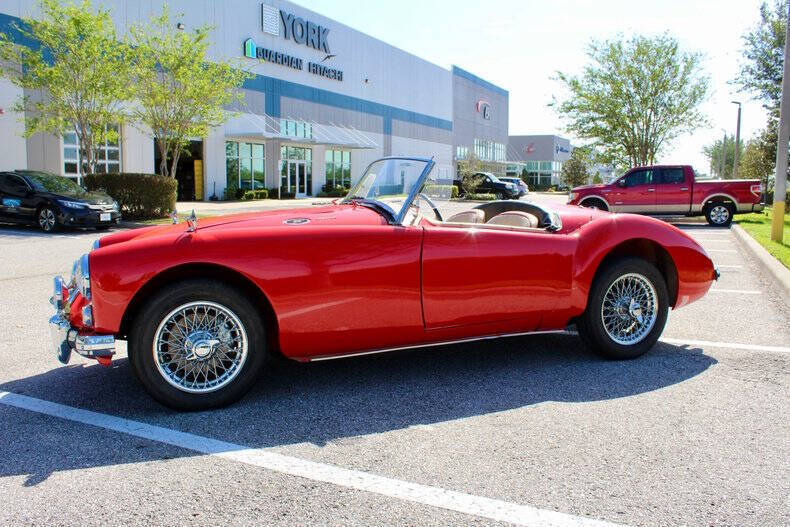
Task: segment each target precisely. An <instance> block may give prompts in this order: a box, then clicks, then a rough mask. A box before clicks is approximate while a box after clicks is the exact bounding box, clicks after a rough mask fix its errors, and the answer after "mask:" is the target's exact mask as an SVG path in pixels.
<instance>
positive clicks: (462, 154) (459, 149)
mask: <svg viewBox="0 0 790 527" xmlns="http://www.w3.org/2000/svg"><path fill="white" fill-rule="evenodd" d="M468 158H469V148H468V147H466V146H456V147H455V159H456V160H458V161H463V160H464V159H468Z"/></svg>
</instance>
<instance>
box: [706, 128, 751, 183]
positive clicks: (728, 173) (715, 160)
mask: <svg viewBox="0 0 790 527" xmlns="http://www.w3.org/2000/svg"><path fill="white" fill-rule="evenodd" d="M722 144H724V171H723V172H722V170H721V167H720V165H721V163H720V161H721V149H722ZM702 153H703V154H705V157H707V158H708V161H709V162H710V166H712V167H713V171H712V172H713V173H714V174H716V177H718V178H721V179H732V165H733V163H734V162H735V137H733V136H728V137H727V140H726V141H725V142H724V143H722V139H718V140H716V141H714V142H713V143H712V144H710V145H707V146H705V147H703V148H702ZM743 155H744V149H743V141H741V144H740V151H739V152H738V157H739V159H741V160H742V159H743ZM739 168H740V167H739Z"/></svg>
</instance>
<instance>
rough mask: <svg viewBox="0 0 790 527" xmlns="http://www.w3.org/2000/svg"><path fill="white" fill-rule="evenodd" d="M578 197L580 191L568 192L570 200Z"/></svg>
mask: <svg viewBox="0 0 790 527" xmlns="http://www.w3.org/2000/svg"><path fill="white" fill-rule="evenodd" d="M578 197H579V193H578V192H571V193H569V194H568V201H569V202H571V201H573V200H575V199H576V198H578Z"/></svg>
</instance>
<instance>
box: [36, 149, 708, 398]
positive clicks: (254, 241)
mask: <svg viewBox="0 0 790 527" xmlns="http://www.w3.org/2000/svg"><path fill="white" fill-rule="evenodd" d="M438 172H440V171H439V170H434V161H433V160H431V159H425V158H393V157H390V158H384V159H380V160H378V161H375V162H374V163H372V164H371V165H370V166H369V167H368V168H367V170H366V171H365V173H364V174H363V176H362V177H361V179H360V180H359V183H358V184H357V185H356V186H354V187H353V188H352V189H351V190H350V192H349V194H348V196H347V197H345V198H343V199H342V200H338V201H336V202H334V203H332V204H330V205H326V206H313V207H310V208H305V209H298V210H276V211H270V212H264V213H253V214H243V215H233V216H223V217H219V218H215V219H211V220H205V221H203V220H202V221H201V222H200V225H198V224H197V220H194V218H193V219H192V220H191V221H188V222H187V223H186V224H185V223H180V224H175V225H168V226H157V227H149V228H144V229H138V230H129V231H124V232H118V233H115V234H111V235H109V236H105V237H103V238H101V239H100V240H99V241H97V242H96V243H95V244H94V246H93V247H92V249H91V251H90V252H89V253H88V254H85V255H83V256H82V257H81V258H80V259H79V260H78V261H77V262H76V263H75V265H74V269H73V272H72V277H71V279H70V280H68V281H65V280H63V279H62V278H60V277H56V278H55V291H54V295H53V297H52V299H51V301H52V303H53V305H54V306H55V308H56V311H57V312H56V314H55V315H54V316H53V317H52V318H51V319H50V328H51V333H52V337H53V340H54V346H55V350H56V352H57V354H58V357H59V359H60V360H61V362H63V363H66V362H67V361H68V360H69V357H70V355H71V354H72V352H76V353H78V354H79V355H82V356H84V357H88V358H91V359H96V360H97V361H98V362H99V363H100V364H103V365H109V364H110V362H111V360H112V357H113V355H114V354H115V351H116V350H115V347H116V340H118V339H125V340H127V341H128V347H127V350H128V357H129V361H130V363H131V367H132V370H133V371H134V373H135V375H136V377H137V378H138V379H139V381H140V383H141V384H142V385H143V387H144V388H145V389H146V390H147V391H148V393H150V394H151V396H153V397H154V398H155V399H156V400H157V401H159V402H160V403H162V404H164V405H167V406H169V407H172V408H176V409H182V410H197V409H206V408H212V407H218V406H223V405H227V404H229V403H232V402H234V401H236V400H238V399H239V398H240V397H242V396H243V395H244V394H245V392H247V391H248V390H249V389H250V388H251V387H252V385H253V384H254V382H255V381H256V378H257V377H258V374H259V373H260V372H261V370H262V369H263V368H265V367H267V364H269V362H268V360H269V359H271V358H273V357H275V356H282V357H285V358H288V359H293V360H296V361H314V360H324V359H332V358H340V357H349V356H355V355H362V354H370V353H379V352H383V351H392V350H400V349H406V348H416V347H423V346H435V345H439V344H448V343H457V342H465V341H473V340H477V339H486V338H491V337H498V336H507V335H523V334H528V333H532V332H539V331H548V330H561V329H564V328H566V327H568V326H569V325H572V324H575V326H576V327H577V328H578V332H579V335H580V337H581V341H582V342H584V343H585V344H586V345H587V346H588V347H589V348H591V349H593V350H595V351H596V352H598V353H600V354H602V355H603V356H605V357H609V358H614V359H632V358H635V357H639V356H640V355H642V354H644V353H645V352H647V351H648V350H649V349H650V348H651V347H652V346H653V345H654V344H655V343H656V341H657V340H658V338H659V336H660V335H661V332H662V331H663V329H664V325H665V323H666V321H667V316H668V311H669V309H677V308H679V307H682V306H685V305H686V304H689V303H690V302H693V301H695V300H697V299H699V298H700V297H702V296H703V295H704V294H705V293H706V292H707V291H708V289H709V288H710V286H711V283H712V282H713V280H715V279H716V278H718V271H717V270H716V269H715V268H714V266H713V263H712V262H711V260H710V258H709V257H708V255H707V254H706V253H705V251H704V250H703V249H702V247H700V246H699V245H698V244H697V243H696V242H695V241H694V240H693V239H692V238H691V237H689V236H688V235H686V234H685V233H683V232H682V231H680V230H679V229H677V228H675V227H674V226H672V225H668V224H666V223H664V222H662V221H660V220H657V219H654V218H649V217H643V216H636V215H631V214H614V213H610V212H605V211H600V210H595V209H589V208H583V207H578V206H569V205H561V206H557V207H556V208H548V207H545V206H540V205H536V204H533V203H527V202H523V201H509V200H508V201H493V202H487V203H483V204H480V205H477V206H474V204H470V205H469V206H468V209H467V210H458V203H459V202H452V206H454V207H455V208H456V212H455V214H452V215H448V214H447V212H446V210H445V212H444V213H442V210H441V209H442V206H443V205H450V204H451V203H450V202H449V200H446V201H442V200H441V199H440V198H441V196H443V195H444V191H446V190H447V189H449V188H450V187H449V185H444V184H442V181H440V180H439V179H438V176H437V175H436V173H438ZM450 183H451V182H450ZM447 194H449V192H448V193H447Z"/></svg>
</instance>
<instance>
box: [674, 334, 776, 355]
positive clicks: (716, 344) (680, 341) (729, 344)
mask: <svg viewBox="0 0 790 527" xmlns="http://www.w3.org/2000/svg"><path fill="white" fill-rule="evenodd" d="M659 340H661V342H666V343H667V344H678V345H683V344H686V345H689V346H699V347H702V348H704V347H710V348H728V349H740V350H749V351H770V352H774V353H790V348H788V347H785V346H762V345H760V344H739V343H737V342H713V341H710V340H688V339H671V338H663V337H662V338H661V339H659Z"/></svg>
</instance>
